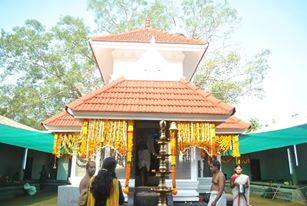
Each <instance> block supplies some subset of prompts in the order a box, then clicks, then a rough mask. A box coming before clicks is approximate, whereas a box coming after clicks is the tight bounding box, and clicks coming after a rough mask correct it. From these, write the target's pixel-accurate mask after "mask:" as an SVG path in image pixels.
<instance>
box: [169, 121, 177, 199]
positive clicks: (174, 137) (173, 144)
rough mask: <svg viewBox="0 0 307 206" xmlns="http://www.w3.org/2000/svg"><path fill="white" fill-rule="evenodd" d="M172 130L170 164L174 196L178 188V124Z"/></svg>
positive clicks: (172, 126)
mask: <svg viewBox="0 0 307 206" xmlns="http://www.w3.org/2000/svg"><path fill="white" fill-rule="evenodd" d="M171 128H172V129H170V151H171V152H170V164H171V169H170V171H171V174H172V194H173V195H176V194H177V186H176V158H177V134H178V132H177V129H176V123H175V122H172V124H171Z"/></svg>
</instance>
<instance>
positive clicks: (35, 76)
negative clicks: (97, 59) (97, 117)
mask: <svg viewBox="0 0 307 206" xmlns="http://www.w3.org/2000/svg"><path fill="white" fill-rule="evenodd" d="M88 33H89V28H88V27H86V26H85V24H84V23H83V21H82V20H81V19H76V18H73V17H69V16H66V17H64V18H62V19H61V20H60V21H59V22H58V23H57V24H56V25H55V26H54V27H52V28H51V29H50V30H46V29H45V27H44V26H43V25H42V24H41V23H40V22H38V21H37V20H27V21H26V22H25V25H24V26H21V27H15V28H13V30H12V32H5V31H3V30H2V31H1V36H0V68H2V69H3V71H2V72H1V73H0V74H1V80H2V81H1V84H0V87H1V91H2V92H1V93H0V112H1V114H2V115H5V116H7V117H9V118H13V119H15V120H17V121H19V122H21V123H24V124H27V125H31V126H33V127H36V128H39V127H40V121H42V120H44V119H45V118H47V117H49V116H50V115H54V113H55V112H57V111H60V110H61V109H63V107H64V105H65V104H67V103H69V102H70V101H72V100H74V99H76V98H77V97H79V96H81V95H82V94H84V93H87V92H88V91H90V90H92V89H93V88H95V87H97V86H101V84H102V83H101V84H99V83H98V84H97V82H99V80H98V78H95V76H94V72H96V68H95V67H94V61H93V58H92V55H91V51H90V48H89V46H88V43H87V38H88ZM100 82H101V81H100Z"/></svg>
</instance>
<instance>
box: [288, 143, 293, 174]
mask: <svg viewBox="0 0 307 206" xmlns="http://www.w3.org/2000/svg"><path fill="white" fill-rule="evenodd" d="M287 154H288V164H289V172H290V175H292V174H293V170H292V161H291V153H290V149H289V148H287Z"/></svg>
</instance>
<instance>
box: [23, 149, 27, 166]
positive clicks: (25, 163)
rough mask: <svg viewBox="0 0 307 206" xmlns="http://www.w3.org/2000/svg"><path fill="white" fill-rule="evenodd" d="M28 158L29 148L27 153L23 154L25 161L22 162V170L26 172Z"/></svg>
mask: <svg viewBox="0 0 307 206" xmlns="http://www.w3.org/2000/svg"><path fill="white" fill-rule="evenodd" d="M27 157H28V148H25V152H24V154H23V160H22V169H23V170H25V169H26V166H27Z"/></svg>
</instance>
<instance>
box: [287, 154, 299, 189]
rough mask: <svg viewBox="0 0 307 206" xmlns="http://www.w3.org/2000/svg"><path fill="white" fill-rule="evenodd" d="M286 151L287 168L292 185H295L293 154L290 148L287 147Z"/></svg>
mask: <svg viewBox="0 0 307 206" xmlns="http://www.w3.org/2000/svg"><path fill="white" fill-rule="evenodd" d="M287 153H288V162H289V170H290V175H291V177H292V182H293V185H297V183H298V181H297V176H296V169H295V166H294V164H293V154H292V151H291V149H290V148H287Z"/></svg>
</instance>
